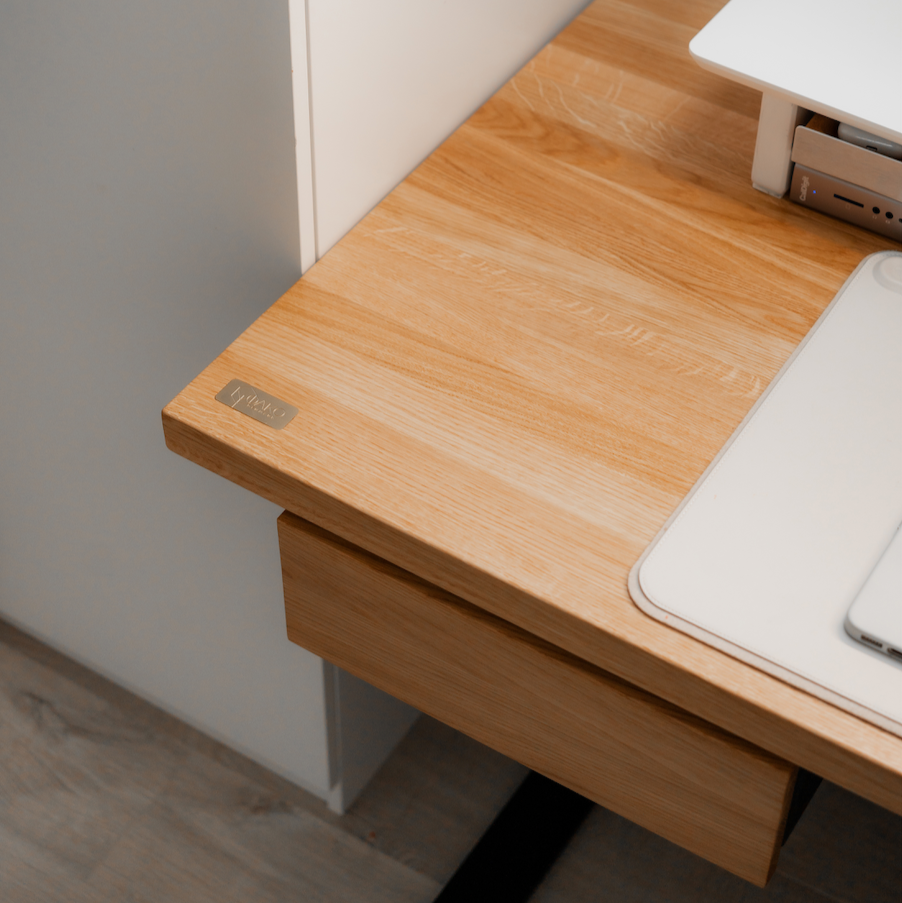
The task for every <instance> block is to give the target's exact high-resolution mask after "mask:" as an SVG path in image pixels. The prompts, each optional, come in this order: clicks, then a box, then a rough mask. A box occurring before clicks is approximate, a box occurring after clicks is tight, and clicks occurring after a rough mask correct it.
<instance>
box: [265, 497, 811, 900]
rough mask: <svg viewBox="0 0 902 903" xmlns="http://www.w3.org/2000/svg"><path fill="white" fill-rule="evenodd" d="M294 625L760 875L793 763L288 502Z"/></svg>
mask: <svg viewBox="0 0 902 903" xmlns="http://www.w3.org/2000/svg"><path fill="white" fill-rule="evenodd" d="M279 542H280V546H281V554H282V577H283V581H284V588H285V612H286V619H287V624H288V636H289V639H291V640H292V641H293V642H295V643H298V644H299V645H301V646H303V647H305V648H306V649H309V650H311V651H312V652H314V653H316V654H317V655H320V656H322V657H323V658H326V659H327V660H329V661H331V662H334V663H335V664H337V665H339V666H341V667H342V668H345V669H346V670H348V671H350V672H351V673H353V674H355V675H357V676H359V677H361V678H363V679H364V680H367V681H369V682H370V683H372V684H374V685H375V686H377V687H379V688H381V689H383V690H385V691H387V692H388V693H391V694H392V695H394V696H396V697H398V698H399V699H402V700H403V701H405V702H408V703H410V704H411V705H413V706H415V707H416V708H418V709H420V710H421V711H423V712H427V713H428V714H429V715H431V716H433V717H435V718H438V719H439V720H441V721H443V722H445V723H447V724H449V725H451V726H452V727H454V728H456V729H457V730H460V731H462V732H464V733H465V734H468V735H470V736H471V737H473V738H475V739H476V740H479V741H480V742H482V743H485V744H486V745H488V746H490V747H492V748H493V749H496V750H498V751H499V752H501V753H503V754H505V755H507V756H510V757H511V758H513V759H516V760H517V761H519V762H521V763H523V764H524V765H527V766H528V767H529V768H532V769H534V770H535V771H538V772H541V773H542V774H544V775H546V776H548V777H550V778H552V779H554V780H556V781H559V782H560V783H561V784H564V785H566V786H568V787H570V788H572V789H573V790H576V791H577V792H579V793H581V794H583V795H585V796H587V797H589V798H590V799H592V800H594V801H595V802H597V803H599V804H600V805H602V806H605V807H607V808H608V809H611V810H612V811H614V812H617V813H618V814H620V815H623V816H625V817H626V818H629V819H630V820H632V821H634V822H636V823H638V824H640V825H642V826H644V827H646V828H648V829H649V830H651V831H654V832H655V833H657V834H660V835H661V836H663V837H666V838H667V839H669V840H671V841H673V842H674V843H677V844H679V845H680V846H682V847H685V848H686V849H688V850H691V851H692V852H694V853H697V854H698V855H699V856H702V857H704V858H705V859H708V860H710V861H711V862H714V863H716V864H717V865H720V866H722V867H723V868H725V869H728V870H729V871H731V872H733V873H734V874H736V875H739V876H741V877H743V878H745V879H747V880H749V881H751V882H754V883H755V884H758V885H763V884H765V883H766V881H767V879H768V878H769V877H770V875H771V873H772V872H773V869H774V868H775V866H776V861H777V855H778V852H779V849H780V843H781V840H782V834H783V826H784V823H785V819H786V813H787V809H788V805H789V800H790V797H791V794H792V788H793V785H794V782H795V776H796V769H795V768H794V767H793V766H792V765H790V764H789V763H787V762H785V761H783V760H781V759H779V758H777V757H775V756H773V755H771V754H770V753H767V752H765V751H763V750H761V749H759V748H758V747H755V746H753V745H752V744H750V743H748V742H746V741H744V740H741V739H739V738H737V737H735V736H733V735H731V734H728V733H726V732H725V731H723V730H721V729H719V728H717V727H715V726H713V725H711V724H709V723H707V722H705V721H702V720H701V719H699V718H697V717H695V716H693V715H690V714H689V713H687V712H685V711H683V710H682V709H679V708H677V707H676V706H674V705H672V704H670V703H667V702H665V701H663V700H661V699H658V698H657V697H655V696H652V695H651V694H649V693H646V692H645V691H643V690H640V689H638V688H637V687H634V686H632V685H631V684H628V683H626V682H625V681H623V680H621V679H619V678H617V677H615V676H614V675H612V674H609V673H607V672H605V671H603V670H601V669H600V668H597V667H595V666H593V665H589V664H587V663H586V662H584V661H582V660H580V659H578V658H576V657H574V656H572V655H570V654H569V653H566V652H564V651H562V650H561V649H558V648H556V647H554V646H552V645H550V644H548V643H546V642H544V641H542V640H540V639H538V638H537V637H535V636H533V635H531V634H529V633H526V632H525V631H523V630H521V629H519V628H517V627H515V626H513V625H512V624H509V623H508V622H506V621H503V620H501V619H499V618H497V617H495V616H493V615H490V614H488V613H486V612H484V611H482V610H480V609H478V608H476V607H475V606H473V605H471V604H469V603H467V602H465V601H463V600H461V599H459V598H457V597H455V596H453V595H451V594H449V593H447V592H445V591H443V590H440V589H438V588H437V587H435V586H433V585H431V584H429V583H426V582H424V581H423V580H420V579H419V578H417V577H415V576H414V575H412V574H410V573H408V572H406V571H404V570H401V569H400V568H398V567H396V566H395V565H393V564H391V563H389V562H387V561H385V560H383V559H380V558H377V557H375V556H373V555H370V554H369V553H367V552H365V551H364V550H362V549H360V548H358V547H357V546H354V545H351V544H350V543H347V542H345V541H344V540H342V539H340V538H338V537H336V536H335V535H333V534H330V533H327V532H326V531H324V530H321V529H320V528H318V527H316V526H314V525H312V524H310V523H308V522H306V521H304V520H301V519H300V518H298V517H296V516H294V515H292V514H289V513H288V512H285V513H284V514H282V516H281V517H280V518H279Z"/></svg>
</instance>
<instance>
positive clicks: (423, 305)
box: [163, 0, 902, 883]
mask: <svg viewBox="0 0 902 903" xmlns="http://www.w3.org/2000/svg"><path fill="white" fill-rule="evenodd" d="M718 5H719V0H692V2H678V3H673V2H664V0H637V2H631V3H625V2H616V0H598V2H596V3H595V4H594V5H592V6H591V7H589V9H587V10H586V12H585V13H583V14H582V15H581V16H580V17H579V18H578V19H577V20H576V21H575V22H574V23H573V24H572V25H571V26H569V27H568V28H567V29H565V30H564V31H563V32H562V33H561V34H560V35H559V36H558V37H557V38H556V39H555V40H554V41H553V42H552V43H551V44H549V45H548V46H547V47H546V48H545V49H544V50H543V51H542V52H541V53H540V54H539V55H538V56H537V57H536V58H535V59H534V60H533V61H532V62H531V63H529V64H528V65H527V66H526V67H525V68H524V69H523V70H522V71H521V72H520V73H519V74H518V75H517V76H516V77H515V78H513V79H512V80H511V81H510V82H509V83H508V84H507V85H505V86H504V87H503V88H502V89H501V90H500V91H499V92H498V93H497V94H496V95H495V97H493V98H492V99H491V100H490V101H489V102H488V103H487V104H486V105H485V106H484V107H483V108H482V109H480V110H479V111H478V112H477V113H475V114H474V115H473V116H472V117H471V119H470V120H469V121H468V122H467V123H466V124H465V125H464V126H463V127H461V128H460V129H459V130H458V131H457V132H456V133H455V134H454V135H453V136H452V137H451V138H449V139H448V141H446V142H445V143H444V144H443V145H442V146H441V147H440V148H439V149H438V150H437V151H436V152H435V153H434V154H433V155H432V156H431V157H430V158H429V159H428V160H427V161H426V162H425V163H424V164H423V165H422V166H420V167H419V168H418V169H417V170H416V171H415V172H414V173H413V174H412V175H411V176H410V177H409V178H408V179H406V180H405V182H404V183H403V184H402V185H400V186H399V187H398V188H397V189H395V191H393V192H392V193H391V195H389V196H388V197H387V198H386V199H385V200H384V201H383V202H382V203H381V204H380V205H379V206H378V207H377V208H376V209H375V210H374V211H373V212H372V213H371V214H370V215H369V216H368V217H367V218H366V219H365V220H364V221H363V222H361V223H360V224H359V225H358V226H357V227H356V228H355V229H354V230H353V231H352V232H351V233H350V234H349V235H348V236H346V237H345V238H344V239H343V240H342V241H341V242H340V244H339V245H338V246H337V247H335V248H334V249H333V250H332V251H330V252H329V254H328V255H327V256H326V257H325V258H324V259H323V260H321V261H320V262H319V263H317V264H316V265H315V266H314V267H313V268H312V269H311V270H310V271H308V273H307V274H306V275H305V276H304V278H303V279H302V280H301V281H300V282H298V283H297V285H295V286H294V288H292V289H291V290H290V291H289V292H288V293H287V294H286V295H285V296H284V297H282V298H281V299H280V300H279V301H278V302H277V303H276V304H274V305H273V307H272V308H271V309H270V310H269V311H268V312H267V313H266V314H264V315H263V316H262V317H261V318H260V319H259V320H258V321H257V322H256V323H255V324H254V325H253V326H251V327H250V329H248V330H247V331H246V332H245V333H244V334H243V335H242V336H241V337H240V338H238V339H237V340H236V341H235V342H234V343H233V344H232V345H231V346H230V347H229V348H228V349H227V350H226V351H225V352H223V354H222V355H221V356H220V357H219V358H218V359H217V360H216V361H214V362H213V363H212V364H211V365H210V366H209V367H208V368H207V369H206V370H204V372H203V373H201V375H200V376H198V377H197V379H196V380H194V382H192V383H191V385H190V386H188V387H187V388H186V389H185V390H184V391H183V392H182V393H181V394H180V395H179V396H178V397H177V398H176V399H175V400H174V401H173V402H172V403H171V404H169V405H168V406H167V407H166V409H165V411H164V412H163V422H164V429H165V433H166V442H167V444H168V445H169V447H170V448H171V449H173V450H174V451H176V452H178V453H179V454H182V455H184V456H186V457H188V458H190V459H192V460H194V461H196V462H198V463H200V464H202V465H203V466H204V467H207V468H209V469H210V470H213V471H215V472H217V473H220V474H222V475H223V476H225V477H227V478H229V479H231V480H233V481H235V482H237V483H239V484H240V485H242V486H245V487H247V488H249V489H251V490H252V491H253V492H256V493H258V494H259V495H262V496H264V497H266V498H268V499H271V500H273V501H275V502H277V503H278V504H280V505H282V506H284V507H285V508H286V509H287V510H288V512H291V513H290V514H286V515H283V517H282V519H281V522H280V533H281V542H282V556H283V571H284V575H285V587H286V610H287V617H288V629H289V635H290V636H291V638H292V639H294V640H296V641H298V642H302V643H303V644H304V645H307V646H308V647H309V648H311V649H312V650H313V651H314V652H317V653H319V654H322V655H324V656H325V657H327V658H330V659H331V660H333V661H335V662H336V663H337V664H339V665H342V666H343V667H346V668H348V669H349V670H351V671H354V672H356V673H358V674H359V675H360V676H362V677H364V678H366V679H368V680H371V681H372V682H374V683H376V684H377V685H379V686H382V687H384V688H386V689H388V690H389V691H391V692H393V693H395V695H397V696H399V697H401V698H403V699H405V700H407V701H409V702H411V703H413V704H414V705H417V706H418V707H420V708H423V709H424V710H425V711H428V712H430V714H433V715H436V716H437V717H440V718H443V719H444V720H446V721H447V722H448V723H450V724H452V725H453V726H455V727H459V728H460V729H462V730H465V731H467V732H469V733H471V734H472V735H473V736H475V737H476V738H477V739H480V740H482V741H484V742H487V743H489V744H490V745H494V746H495V747H496V748H497V749H499V750H501V751H502V752H505V753H508V754H510V755H513V756H515V757H517V758H519V759H520V760H521V761H523V762H524V763H525V764H527V765H530V767H533V768H536V769H537V770H540V771H543V772H544V773H545V774H548V775H549V776H550V777H553V778H555V779H556V780H559V781H561V782H562V783H565V784H568V785H569V786H571V787H573V788H574V789H577V790H579V791H580V792H582V793H585V794H586V795H588V796H591V797H592V798H593V799H596V800H597V801H599V802H601V803H603V804H605V805H608V806H609V807H610V808H613V809H615V811H618V812H620V813H622V814H625V815H627V816H628V817H630V818H633V819H634V820H636V821H638V822H640V823H642V824H644V825H646V826H648V827H650V828H652V830H655V831H658V832H659V833H661V834H663V835H665V836H667V837H670V838H671V839H673V840H675V841H676V842H678V843H681V844H682V845H683V846H686V847H688V848H689V849H693V850H695V851H696V852H699V853H700V854H701V855H704V856H706V857H708V858H709V859H712V860H713V861H715V862H719V863H720V864H722V865H724V866H725V867H727V868H729V869H731V870H733V871H735V872H736V873H737V874H741V875H743V876H744V877H747V878H749V879H750V880H753V881H756V882H758V883H763V882H764V881H766V879H767V877H768V875H769V873H770V871H771V870H772V869H773V867H774V865H775V863H776V851H777V849H778V844H779V836H780V834H781V832H782V820H783V819H784V818H785V814H786V804H787V800H788V796H789V793H790V791H791V788H792V782H793V780H794V775H795V769H794V766H796V765H798V766H802V767H804V768H806V769H808V770H810V771H813V772H815V773H816V774H819V775H822V776H824V777H826V778H828V779H830V780H831V781H834V782H836V783H838V784H840V785H842V786H844V787H847V788H849V789H850V790H852V791H854V792H856V793H859V794H861V795H863V796H865V797H867V798H869V799H871V800H874V801H875V802H877V803H879V804H880V805H882V806H886V807H888V808H891V809H893V810H894V811H897V812H902V740H900V739H899V738H896V737H893V736H891V735H890V734H888V733H886V732H884V731H881V730H879V729H878V728H875V727H873V726H871V725H869V724H866V723H864V722H862V721H860V720H858V719H857V718H855V717H853V716H851V715H848V714H846V713H844V712H842V711H839V710H838V709H835V708H833V707H832V706H830V705H829V704H827V703H824V702H821V701H820V700H818V699H815V698H813V697H811V696H809V695H807V694H806V693H804V692H801V691H799V690H796V689H794V688H793V687H790V686H788V685H786V684H784V683H782V682H780V681H779V680H776V679H774V678H772V677H769V676H768V675H766V674H763V673H761V672H759V671H757V670H755V669H753V668H750V667H748V666H747V665H744V664H742V663H741V662H739V661H736V660H734V659H732V658H730V657H728V656H726V655H724V654H722V653H720V652H718V651H716V650H714V649H712V648H709V647H707V646H705V645H703V644H701V643H699V642H697V641H695V640H693V639H691V638H689V637H687V636H684V635H682V634H680V633H677V632H676V631H673V630H671V629H669V628H668V627H666V626H664V625H661V624H659V623H657V622H655V621H653V620H651V619H650V618H648V617H646V616H645V615H643V614H642V613H641V612H640V611H639V610H638V609H637V608H636V607H635V606H634V605H633V603H632V602H631V600H630V598H629V596H628V594H627V574H628V571H629V569H630V567H631V566H632V565H633V563H634V562H635V561H636V559H637V558H638V557H639V555H640V553H641V552H642V550H643V548H644V547H645V546H646V544H647V543H648V542H649V541H650V540H651V538H652V537H653V536H654V535H655V533H656V532H657V531H658V529H659V528H660V527H661V525H662V524H663V522H664V521H665V520H666V519H667V517H668V515H669V514H670V513H671V511H672V510H673V509H674V507H675V506H676V505H677V503H678V502H679V501H680V499H681V498H682V496H683V495H684V494H685V493H686V492H687V490H688V489H689V488H690V487H691V486H692V484H693V483H694V481H695V480H696V478H697V477H698V476H699V474H700V473H701V472H702V471H703V470H704V468H705V466H706V465H707V463H708V462H709V461H710V459H711V458H712V457H713V456H714V455H715V453H716V452H717V451H718V449H719V448H720V447H721V445H722V444H723V443H724V442H725V440H726V439H727V438H728V437H729V436H730V434H731V433H732V431H733V429H734V428H735V427H736V425H737V424H738V423H739V421H740V420H741V419H742V417H743V415H744V414H745V413H746V411H747V410H748V409H749V407H750V406H751V405H752V403H753V402H754V400H755V399H756V397H757V396H758V395H759V394H760V392H761V391H762V390H763V388H764V387H765V386H766V385H767V383H768V381H769V380H770V379H771V378H772V377H773V375H774V374H775V373H776V372H777V370H778V369H779V367H780V365H781V364H782V362H783V361H784V360H785V359H786V358H787V357H788V356H789V354H790V352H791V351H792V349H793V347H794V346H795V345H796V344H797V343H798V342H799V341H800V339H801V338H802V337H803V336H804V335H805V333H806V332H807V330H808V329H809V327H810V326H811V325H812V324H813V323H814V321H815V319H816V318H817V316H818V315H819V313H820V312H821V311H822V310H823V308H824V307H825V306H826V305H827V303H828V302H829V301H830V299H831V298H832V297H833V295H834V294H835V293H836V291H837V290H838V288H839V287H840V285H841V284H842V282H843V281H844V279H845V278H846V276H847V275H848V274H849V273H850V272H851V271H852V270H853V269H854V267H855V266H856V264H857V263H858V262H859V261H860V260H861V258H862V257H863V256H864V255H865V254H868V253H870V252H872V251H875V250H881V249H885V248H889V247H891V245H890V243H889V242H888V241H885V240H882V239H880V238H879V237H876V236H873V235H870V234H868V233H866V232H863V231H861V230H859V229H856V228H854V227H852V226H847V225H844V224H842V223H839V222H835V221H832V220H830V219H827V218H825V217H823V216H820V215H818V214H815V213H812V212H810V211H807V210H804V209H801V208H799V207H797V206H795V205H793V204H791V203H789V202H787V201H779V200H775V199H772V198H769V197H767V196H765V195H762V194H761V193H759V192H756V191H754V190H753V189H752V187H751V184H750V183H749V171H750V167H751V161H752V155H753V151H754V146H755V126H756V121H757V114H758V105H759V99H760V96H759V95H757V94H756V93H755V92H753V91H751V90H748V89H745V88H743V87H741V86H737V85H735V84H732V83H730V82H727V81H724V80H722V79H720V78H718V77H716V76H713V75H711V74H708V73H705V72H703V71H702V70H701V69H699V68H698V66H696V65H695V63H694V62H692V60H691V59H690V57H689V54H688V50H687V46H688V43H689V40H690V38H691V37H692V35H693V34H694V33H695V32H696V31H697V30H698V29H699V28H701V27H702V26H703V25H704V24H705V22H706V21H707V20H708V19H709V18H710V17H711V16H712V15H713V14H714V12H715V11H716V10H717V8H718ZM234 378H239V379H243V380H246V381H247V382H248V383H250V384H251V385H253V386H255V387H257V388H258V389H262V390H264V391H266V392H268V393H271V394H272V395H274V396H276V397H277V398H279V399H282V400H284V401H286V402H288V403H289V404H292V405H294V406H296V407H297V408H299V411H300V413H299V414H298V416H297V417H296V418H295V419H294V420H293V421H292V422H291V423H289V424H288V426H287V427H286V428H285V429H283V430H281V431H274V430H272V429H271V428H269V427H268V426H266V425H264V424H261V423H258V422H257V421H255V420H253V419H251V418H250V417H247V416H244V415H242V414H240V413H238V412H237V411H235V410H232V409H230V408H228V407H227V406H225V405H223V404H221V403H219V402H217V401H215V400H214V396H215V395H216V393H217V392H219V391H220V390H221V389H222V388H223V387H224V386H225V385H226V384H227V383H228V382H229V381H230V380H232V379H234ZM313 525H316V526H313Z"/></svg>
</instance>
